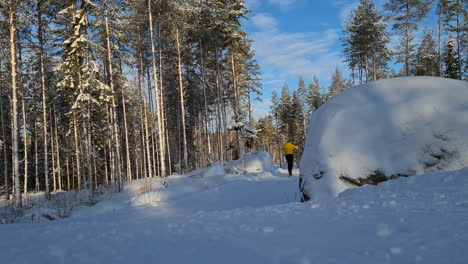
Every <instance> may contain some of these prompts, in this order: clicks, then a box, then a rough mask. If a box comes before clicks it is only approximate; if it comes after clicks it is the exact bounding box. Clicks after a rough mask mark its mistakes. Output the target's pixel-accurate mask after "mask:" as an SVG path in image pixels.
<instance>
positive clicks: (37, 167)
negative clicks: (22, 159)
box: [34, 120, 39, 191]
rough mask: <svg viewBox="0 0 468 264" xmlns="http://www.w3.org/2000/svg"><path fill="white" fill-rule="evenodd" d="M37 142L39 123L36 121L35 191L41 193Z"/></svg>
mask: <svg viewBox="0 0 468 264" xmlns="http://www.w3.org/2000/svg"><path fill="white" fill-rule="evenodd" d="M37 140H38V136H37V121H36V120H35V121H34V160H35V162H34V165H35V169H34V172H35V178H36V182H35V188H34V189H35V190H36V191H39V152H38V149H37V145H38V144H37Z"/></svg>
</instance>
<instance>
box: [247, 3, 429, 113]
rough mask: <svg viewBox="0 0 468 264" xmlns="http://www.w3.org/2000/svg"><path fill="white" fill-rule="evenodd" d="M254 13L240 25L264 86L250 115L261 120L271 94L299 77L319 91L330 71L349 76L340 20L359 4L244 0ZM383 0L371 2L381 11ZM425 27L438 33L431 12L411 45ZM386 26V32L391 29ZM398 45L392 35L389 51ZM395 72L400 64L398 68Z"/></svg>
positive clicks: (396, 38) (267, 109)
mask: <svg viewBox="0 0 468 264" xmlns="http://www.w3.org/2000/svg"><path fill="white" fill-rule="evenodd" d="M245 2H246V4H247V7H248V8H249V9H252V10H253V12H252V13H250V14H249V16H248V17H249V19H248V20H246V21H244V24H245V28H244V29H245V30H246V31H247V33H248V37H249V38H251V39H253V40H254V43H253V49H254V50H255V52H256V59H257V60H258V62H259V64H260V67H261V68H262V70H261V76H260V77H261V78H262V83H263V88H264V89H263V93H264V94H263V96H262V98H263V102H262V103H258V102H256V103H255V104H254V116H255V117H256V118H258V117H260V116H264V115H266V114H267V112H268V111H269V106H270V100H271V93H272V91H273V90H274V89H277V90H279V91H281V88H282V87H283V85H284V83H287V84H288V85H289V88H290V90H293V89H295V88H297V84H298V81H299V78H300V77H302V78H303V79H304V80H305V81H306V83H308V82H310V80H311V79H312V78H313V77H314V76H317V78H318V79H319V81H320V84H321V85H322V86H323V87H328V86H329V84H330V79H331V75H332V73H333V71H334V70H335V68H336V67H337V66H338V67H339V68H340V69H341V70H342V71H343V72H344V74H345V76H347V75H348V70H347V66H346V65H345V64H343V63H342V60H343V57H342V46H341V41H340V37H341V36H342V35H343V34H342V31H343V28H344V21H345V19H346V18H347V17H348V16H349V14H350V13H351V11H352V10H354V9H355V8H356V7H357V6H358V4H359V0H245ZM385 2H386V0H375V1H374V3H375V6H376V8H377V9H379V10H382V7H383V4H384V3H385ZM425 27H428V28H429V29H432V32H433V34H437V33H436V32H437V18H436V16H435V15H434V14H432V15H431V13H430V14H429V15H428V17H427V18H426V19H425V20H424V21H422V22H421V23H420V24H419V30H418V31H417V32H415V40H414V42H415V43H418V42H419V40H420V37H421V36H422V29H423V28H425ZM390 28H391V26H388V28H387V30H389V31H390V32H391V30H390ZM398 42H399V40H398V37H397V36H395V35H393V36H392V37H391V41H390V44H389V46H388V47H389V48H390V49H393V48H394V47H395V46H396V45H397V43H398ZM393 67H395V69H396V70H399V68H400V67H401V65H399V64H397V65H396V66H393Z"/></svg>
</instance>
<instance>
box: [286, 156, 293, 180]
mask: <svg viewBox="0 0 468 264" xmlns="http://www.w3.org/2000/svg"><path fill="white" fill-rule="evenodd" d="M286 161H287V162H288V172H289V176H291V175H292V169H293V164H294V154H287V155H286Z"/></svg>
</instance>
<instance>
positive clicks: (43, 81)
mask: <svg viewBox="0 0 468 264" xmlns="http://www.w3.org/2000/svg"><path fill="white" fill-rule="evenodd" d="M38 3H41V1H39V2H38ZM38 10H39V12H38V29H37V34H38V41H39V66H40V69H41V90H42V126H43V131H42V132H43V133H44V135H43V137H44V142H43V144H44V179H45V182H44V184H45V196H46V199H47V200H50V186H49V154H48V148H49V147H48V138H47V101H46V98H47V96H46V95H47V94H46V76H45V75H46V73H45V66H44V39H43V29H42V8H41V7H38Z"/></svg>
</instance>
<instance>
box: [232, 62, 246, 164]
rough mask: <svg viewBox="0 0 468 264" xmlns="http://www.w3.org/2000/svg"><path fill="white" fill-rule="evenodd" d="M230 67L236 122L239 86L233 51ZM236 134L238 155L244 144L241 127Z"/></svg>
mask: <svg viewBox="0 0 468 264" xmlns="http://www.w3.org/2000/svg"><path fill="white" fill-rule="evenodd" d="M231 68H232V82H233V86H234V97H235V99H234V118H235V121H236V123H237V122H239V121H240V120H239V115H240V94H239V89H238V88H239V87H238V84H237V73H236V65H235V62H234V53H233V54H232V55H231ZM236 135H237V146H238V148H239V157H241V156H242V155H243V154H244V144H243V141H244V140H243V137H242V129H236Z"/></svg>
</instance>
